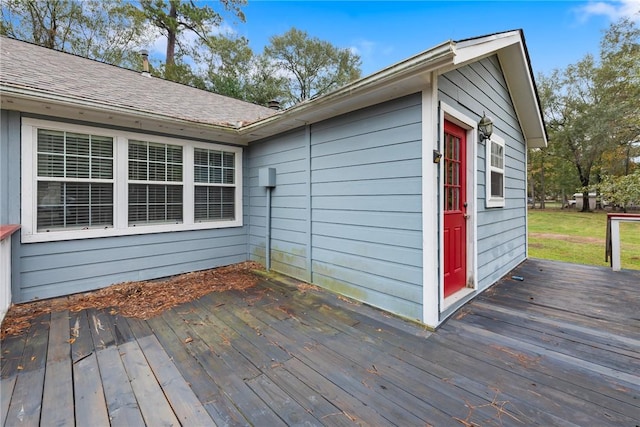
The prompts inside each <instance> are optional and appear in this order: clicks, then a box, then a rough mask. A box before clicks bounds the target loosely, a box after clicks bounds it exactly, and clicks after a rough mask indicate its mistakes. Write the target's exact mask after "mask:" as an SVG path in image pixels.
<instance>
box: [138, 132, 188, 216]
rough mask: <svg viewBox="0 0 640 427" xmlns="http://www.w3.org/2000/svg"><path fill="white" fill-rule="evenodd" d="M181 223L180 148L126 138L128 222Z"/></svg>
mask: <svg viewBox="0 0 640 427" xmlns="http://www.w3.org/2000/svg"><path fill="white" fill-rule="evenodd" d="M162 222H170V223H174V224H175V223H181V222H182V147H181V146H179V145H169V144H158V143H152V142H145V141H135V140H129V225H138V224H154V223H162Z"/></svg>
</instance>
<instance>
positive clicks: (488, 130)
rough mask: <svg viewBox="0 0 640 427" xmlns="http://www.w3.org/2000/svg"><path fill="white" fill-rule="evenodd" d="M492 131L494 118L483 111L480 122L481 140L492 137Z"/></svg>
mask: <svg viewBox="0 0 640 427" xmlns="http://www.w3.org/2000/svg"><path fill="white" fill-rule="evenodd" d="M492 133H493V120H491V119H490V118H489V117H487V116H485V114H484V111H483V112H482V118H481V119H480V121H479V122H478V137H479V139H480V141H479V142H484V141H485V140H487V139H489V138H491V134H492Z"/></svg>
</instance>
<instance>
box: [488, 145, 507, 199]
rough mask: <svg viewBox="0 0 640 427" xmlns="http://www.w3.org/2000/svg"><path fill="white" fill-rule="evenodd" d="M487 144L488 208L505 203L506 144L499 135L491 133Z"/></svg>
mask: <svg viewBox="0 0 640 427" xmlns="http://www.w3.org/2000/svg"><path fill="white" fill-rule="evenodd" d="M485 144H486V180H485V182H486V186H485V191H486V196H487V197H486V206H487V207H488V208H495V207H504V205H505V194H504V191H505V144H504V140H503V139H502V138H500V137H499V136H497V135H495V134H494V135H491V139H487V140H486V141H485Z"/></svg>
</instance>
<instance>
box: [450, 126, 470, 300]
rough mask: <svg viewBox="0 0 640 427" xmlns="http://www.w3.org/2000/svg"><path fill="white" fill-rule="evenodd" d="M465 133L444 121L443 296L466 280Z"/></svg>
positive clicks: (451, 292) (458, 287)
mask: <svg viewBox="0 0 640 427" xmlns="http://www.w3.org/2000/svg"><path fill="white" fill-rule="evenodd" d="M466 135H467V132H466V131H465V130H464V129H462V128H461V127H460V126H457V125H455V124H453V123H451V122H447V121H445V122H444V296H445V297H448V296H449V295H451V294H453V293H455V292H457V291H459V290H460V289H462V288H464V287H465V285H466V282H467V245H466V242H467V220H466V213H467V212H466V211H467V198H466V196H467V195H466V178H467V177H466V172H465V171H466V146H467V144H466V142H467V141H466Z"/></svg>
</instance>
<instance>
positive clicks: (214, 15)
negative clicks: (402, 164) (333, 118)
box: [0, 0, 361, 106]
mask: <svg viewBox="0 0 640 427" xmlns="http://www.w3.org/2000/svg"><path fill="white" fill-rule="evenodd" d="M1 4H2V7H1V9H0V10H1V11H2V22H1V23H0V32H1V33H2V34H4V35H8V36H11V37H14V38H17V39H21V40H26V41H30V42H33V43H36V44H39V45H42V46H45V47H49V48H53V49H58V50H64V51H68V52H71V53H75V54H77V55H80V56H84V57H88V58H92V59H98V60H101V61H104V62H107V63H111V64H115V65H120V66H125V67H130V68H135V69H141V66H142V60H141V58H140V55H139V51H140V50H141V49H142V48H143V47H145V46H149V44H150V43H151V41H152V40H153V39H155V38H156V37H157V36H158V35H159V34H162V35H164V36H165V37H166V38H167V48H166V56H165V60H164V61H162V62H161V63H160V64H158V63H157V62H156V66H155V67H154V66H153V65H152V66H151V73H152V74H153V75H155V76H158V77H163V78H165V79H168V80H172V81H176V82H179V83H183V84H186V85H190V86H194V87H197V88H201V89H206V90H210V91H214V92H217V93H220V94H222V95H226V96H230V97H234V98H237V99H242V100H245V101H248V102H253V103H256V104H260V105H267V104H268V103H269V101H272V100H278V101H280V103H281V105H283V106H290V105H292V104H294V103H297V102H301V101H303V100H305V99H309V98H311V97H313V96H317V95H320V94H323V93H326V92H328V91H331V90H333V89H336V88H337V87H339V86H342V85H344V84H347V83H349V82H351V81H352V80H354V79H357V78H359V77H360V64H361V60H360V57H359V56H357V55H355V54H353V53H352V52H351V51H350V50H348V49H340V48H338V47H335V46H333V45H331V44H330V43H328V42H325V41H321V40H319V39H317V38H310V37H309V36H308V35H307V33H305V32H303V31H299V30H296V29H291V30H290V31H288V32H287V33H286V34H284V35H282V36H275V37H272V39H271V45H269V46H267V47H266V48H265V51H264V52H263V53H262V54H260V55H256V54H254V53H253V51H252V50H251V48H250V47H249V41H248V40H247V39H246V38H243V37H227V36H223V35H215V34H214V33H215V32H216V29H218V28H219V27H220V25H221V24H222V22H223V15H222V14H221V13H219V12H218V11H216V10H214V9H213V8H212V6H211V5H212V2H196V1H193V0H138V1H137V2H136V1H129V0H2V3H1ZM219 4H220V5H221V9H224V11H226V12H228V13H230V14H231V15H233V16H235V17H237V18H238V19H239V20H240V21H244V14H243V13H242V10H241V7H242V6H244V5H245V4H246V0H221V1H220V2H219ZM194 36H195V42H194Z"/></svg>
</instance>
